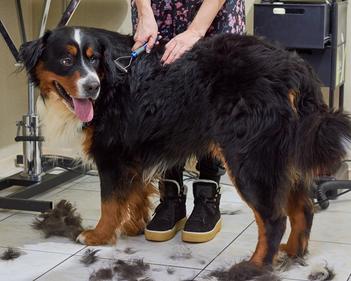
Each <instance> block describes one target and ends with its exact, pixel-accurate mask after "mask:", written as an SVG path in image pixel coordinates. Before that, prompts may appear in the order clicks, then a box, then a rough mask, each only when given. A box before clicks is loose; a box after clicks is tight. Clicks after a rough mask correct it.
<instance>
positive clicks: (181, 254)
mask: <svg viewBox="0 0 351 281" xmlns="http://www.w3.org/2000/svg"><path fill="white" fill-rule="evenodd" d="M192 257H193V255H192V253H191V250H190V249H189V248H188V247H177V249H176V253H174V254H172V255H171V256H170V257H169V258H170V259H172V260H189V259H191V258H192Z"/></svg>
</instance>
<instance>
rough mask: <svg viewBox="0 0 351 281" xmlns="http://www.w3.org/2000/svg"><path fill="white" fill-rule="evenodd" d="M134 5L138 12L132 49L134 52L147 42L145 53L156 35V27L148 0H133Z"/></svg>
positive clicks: (154, 40)
mask: <svg viewBox="0 0 351 281" xmlns="http://www.w3.org/2000/svg"><path fill="white" fill-rule="evenodd" d="M135 5H136V7H137V10H138V25H137V28H136V32H135V35H134V41H135V44H134V46H133V48H132V49H133V50H135V49H137V48H138V47H140V46H142V45H143V44H144V43H145V42H147V48H146V51H147V52H150V50H151V49H152V47H153V46H154V44H155V42H156V39H157V34H158V27H157V23H156V20H155V17H154V13H153V11H152V8H151V2H150V0H135Z"/></svg>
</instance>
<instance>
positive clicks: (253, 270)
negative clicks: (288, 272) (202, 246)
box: [209, 261, 281, 281]
mask: <svg viewBox="0 0 351 281" xmlns="http://www.w3.org/2000/svg"><path fill="white" fill-rule="evenodd" d="M209 276H210V277H216V278H217V280H218V281H247V280H255V281H280V280H281V279H280V278H279V277H278V276H277V275H275V274H274V272H273V271H272V268H271V267H268V266H267V267H258V266H256V265H255V264H253V263H250V262H248V261H242V262H240V263H238V264H235V265H233V266H232V267H231V268H230V269H228V270H224V269H218V270H215V271H213V272H211V273H210V274H209Z"/></svg>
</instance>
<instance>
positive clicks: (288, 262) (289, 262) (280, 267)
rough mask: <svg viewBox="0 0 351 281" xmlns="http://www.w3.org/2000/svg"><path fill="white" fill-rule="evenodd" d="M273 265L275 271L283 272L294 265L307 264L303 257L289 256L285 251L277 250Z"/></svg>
mask: <svg viewBox="0 0 351 281" xmlns="http://www.w3.org/2000/svg"><path fill="white" fill-rule="evenodd" d="M273 265H274V269H275V270H276V271H280V272H285V271H288V270H290V269H291V268H292V267H293V266H296V265H299V266H307V263H306V260H305V258H304V257H290V256H289V255H288V254H287V253H286V252H282V251H279V253H278V255H277V256H276V257H275V259H274V263H273Z"/></svg>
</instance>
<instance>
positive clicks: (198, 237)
mask: <svg viewBox="0 0 351 281" xmlns="http://www.w3.org/2000/svg"><path fill="white" fill-rule="evenodd" d="M221 228H222V219H219V221H218V222H217V223H216V225H215V227H214V228H213V229H212V230H210V231H208V232H190V231H184V230H183V231H182V239H183V241H184V242H190V243H203V242H207V241H210V240H212V239H213V238H214V237H215V236H216V235H217V233H218V232H220V231H221Z"/></svg>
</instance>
